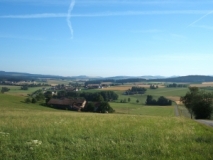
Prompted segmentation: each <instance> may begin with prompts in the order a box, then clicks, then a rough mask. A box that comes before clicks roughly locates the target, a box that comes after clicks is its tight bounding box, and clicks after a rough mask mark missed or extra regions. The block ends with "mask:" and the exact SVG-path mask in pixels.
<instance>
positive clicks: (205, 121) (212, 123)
mask: <svg viewBox="0 0 213 160" xmlns="http://www.w3.org/2000/svg"><path fill="white" fill-rule="evenodd" d="M196 121H197V122H199V123H202V124H205V125H207V126H211V127H213V121H212V120H196Z"/></svg>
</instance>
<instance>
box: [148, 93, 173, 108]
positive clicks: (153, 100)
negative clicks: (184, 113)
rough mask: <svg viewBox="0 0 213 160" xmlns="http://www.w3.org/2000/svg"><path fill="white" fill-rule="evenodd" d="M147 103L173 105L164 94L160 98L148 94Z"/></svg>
mask: <svg viewBox="0 0 213 160" xmlns="http://www.w3.org/2000/svg"><path fill="white" fill-rule="evenodd" d="M146 105H159V106H170V105H172V101H171V100H169V99H167V98H165V97H163V96H160V97H159V98H158V100H155V99H153V97H152V96H151V95H148V96H147V98H146Z"/></svg>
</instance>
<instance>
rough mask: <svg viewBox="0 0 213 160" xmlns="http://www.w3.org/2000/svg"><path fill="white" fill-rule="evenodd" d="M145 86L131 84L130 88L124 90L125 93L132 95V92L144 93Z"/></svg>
mask: <svg viewBox="0 0 213 160" xmlns="http://www.w3.org/2000/svg"><path fill="white" fill-rule="evenodd" d="M146 90H147V89H146V88H144V87H138V86H133V87H132V88H131V89H129V90H127V91H126V92H125V94H126V95H133V94H144V93H145V92H146Z"/></svg>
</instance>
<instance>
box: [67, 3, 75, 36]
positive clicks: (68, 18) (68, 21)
mask: <svg viewBox="0 0 213 160" xmlns="http://www.w3.org/2000/svg"><path fill="white" fill-rule="evenodd" d="M74 6H75V0H72V1H71V3H70V7H69V9H68V13H67V24H68V27H69V29H70V33H71V39H73V28H72V23H71V20H70V18H71V12H72V10H73V7H74Z"/></svg>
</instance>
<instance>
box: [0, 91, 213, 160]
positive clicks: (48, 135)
mask: <svg viewBox="0 0 213 160" xmlns="http://www.w3.org/2000/svg"><path fill="white" fill-rule="evenodd" d="M186 90H187V89H186ZM117 92H118V93H119V95H120V97H119V100H120V99H123V98H128V97H125V96H124V95H122V92H120V91H117ZM147 92H148V93H146V94H149V93H152V94H153V95H154V96H156V97H157V96H158V95H161V94H162V93H164V95H165V96H175V97H177V96H179V95H181V94H183V93H185V90H184V89H183V90H172V89H171V90H170V89H169V90H168V92H166V90H165V89H164V88H162V89H159V90H155V91H154V90H148V91H147ZM19 95H20V94H19V93H18V91H17V93H16V94H15V92H13V94H10V92H8V93H6V94H0V159H4V160H14V159H16V160H23V159H34V160H49V159H50V160H58V159H62V160H66V159H74V160H76V159H97V160H99V159H106V160H108V159H116V160H117V159H121V160H123V159H145V160H146V159H153V160H154V159H171V160H174V159H191V160H194V159H199V160H200V159H201V160H202V159H203V160H208V159H209V160H211V159H213V150H212V146H213V136H212V135H213V129H212V128H210V127H207V126H204V125H201V124H199V123H197V122H195V121H193V120H190V119H188V118H185V117H183V116H181V117H174V108H173V107H172V106H168V107H156V106H144V102H143V100H144V97H146V96H145V95H144V96H141V95H134V96H132V97H130V98H131V101H130V102H129V103H119V100H118V102H112V103H110V105H111V106H112V107H114V109H115V110H116V113H114V114H97V113H82V112H71V111H63V110H55V109H51V108H47V107H44V106H40V105H39V104H26V103H24V102H23V101H24V98H25V97H24V96H19ZM136 99H139V101H140V102H139V103H136Z"/></svg>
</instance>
